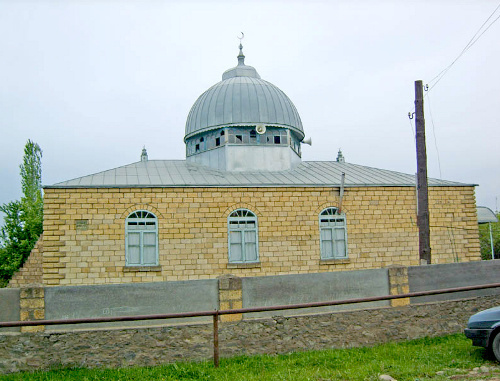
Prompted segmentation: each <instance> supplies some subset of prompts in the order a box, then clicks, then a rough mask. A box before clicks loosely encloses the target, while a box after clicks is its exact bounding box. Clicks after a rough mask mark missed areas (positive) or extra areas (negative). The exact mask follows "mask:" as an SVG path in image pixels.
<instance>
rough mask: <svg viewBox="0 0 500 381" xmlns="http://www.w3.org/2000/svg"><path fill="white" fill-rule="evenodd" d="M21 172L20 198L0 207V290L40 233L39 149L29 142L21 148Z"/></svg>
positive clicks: (41, 227)
mask: <svg viewBox="0 0 500 381" xmlns="http://www.w3.org/2000/svg"><path fill="white" fill-rule="evenodd" d="M20 169H21V186H22V191H23V197H22V198H21V200H19V201H11V202H9V203H6V204H3V205H1V206H0V211H1V212H3V213H4V214H5V217H4V226H2V228H1V230H0V287H1V286H5V285H6V284H7V282H8V281H9V279H10V278H11V277H12V275H13V274H14V272H15V271H16V270H18V269H19V268H20V267H21V266H22V265H23V263H24V262H25V261H26V259H27V258H28V257H29V255H30V253H31V250H32V249H33V247H34V246H35V244H36V241H37V240H38V237H40V234H42V230H43V199H42V150H41V149H40V146H39V145H38V144H36V143H34V142H32V141H31V140H28V141H27V142H26V145H25V147H24V157H23V163H22V164H21V166H20Z"/></svg>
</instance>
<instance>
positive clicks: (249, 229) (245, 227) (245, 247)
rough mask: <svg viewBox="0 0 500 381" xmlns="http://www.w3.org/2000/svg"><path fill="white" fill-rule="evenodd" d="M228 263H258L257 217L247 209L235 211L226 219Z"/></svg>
mask: <svg viewBox="0 0 500 381" xmlns="http://www.w3.org/2000/svg"><path fill="white" fill-rule="evenodd" d="M227 220H228V221H227V223H228V240H229V263H255V262H258V261H259V240H258V226H257V216H256V215H255V214H254V213H253V212H251V211H250V210H248V209H237V210H235V211H234V212H232V213H231V214H230V215H229V217H228V219H227Z"/></svg>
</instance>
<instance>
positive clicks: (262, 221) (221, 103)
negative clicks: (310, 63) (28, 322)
mask: <svg viewBox="0 0 500 381" xmlns="http://www.w3.org/2000/svg"><path fill="white" fill-rule="evenodd" d="M184 142H185V145H186V160H148V155H147V152H146V150H145V149H143V152H142V155H141V156H140V160H139V161H138V162H135V163H132V164H128V165H125V166H122V167H119V168H115V169H110V170H106V171H104V172H100V173H96V174H92V175H88V176H84V177H81V178H77V179H73V180H68V181H64V182H61V183H57V184H54V185H50V186H45V187H44V233H43V236H42V238H41V239H40V241H39V242H38V244H37V246H36V248H35V250H34V251H33V253H32V255H31V257H30V258H29V260H28V261H27V262H26V264H25V266H24V268H23V269H21V271H20V272H18V273H17V274H16V275H15V276H14V278H13V280H12V282H11V284H12V285H14V286H16V285H20V284H23V283H32V282H34V281H36V282H37V283H41V284H43V285H45V286H64V285H93V284H114V283H131V282H163V281H177V280H192V279H213V278H217V277H220V276H222V275H224V274H233V275H235V276H238V277H252V276H267V275H284V274H301V273H320V272H331V271H349V270H361V269H377V268H385V267H388V266H391V265H403V266H411V265H418V264H419V253H418V228H417V225H416V191H415V178H414V175H408V174H403V173H398V172H393V171H389V170H383V169H377V168H371V167H367V166H361V165H356V164H351V163H348V162H346V161H345V160H344V157H343V155H342V153H341V152H340V151H339V154H338V157H337V160H336V161H302V152H301V145H302V144H304V143H307V140H305V133H304V128H303V125H302V122H301V119H300V116H299V113H298V111H297V109H296V107H295V106H294V104H293V103H292V101H291V100H290V99H289V98H288V96H287V95H286V94H285V93H284V92H283V91H282V90H280V89H279V88H278V87H276V86H275V85H273V84H272V83H270V82H267V81H265V80H263V79H261V77H260V76H259V74H258V73H257V70H256V69H255V68H253V67H251V66H248V65H246V64H245V56H244V55H243V52H242V46H241V45H240V52H239V55H238V64H237V66H236V67H234V68H232V69H229V70H227V71H225V72H224V73H223V75H222V81H220V82H218V83H216V84H215V85H213V86H212V87H210V88H209V89H208V90H207V91H205V92H204V93H203V94H202V95H201V96H200V97H199V98H198V99H197V100H196V102H195V103H194V105H193V107H192V108H191V111H190V112H189V115H188V117H187V122H186V127H185V137H184ZM429 209H430V225H431V247H432V261H433V263H450V262H458V261H460V262H467V261H476V260H480V248H479V239H478V225H477V217H476V205H475V195H474V185H473V184H463V183H457V182H452V181H445V180H437V179H429Z"/></svg>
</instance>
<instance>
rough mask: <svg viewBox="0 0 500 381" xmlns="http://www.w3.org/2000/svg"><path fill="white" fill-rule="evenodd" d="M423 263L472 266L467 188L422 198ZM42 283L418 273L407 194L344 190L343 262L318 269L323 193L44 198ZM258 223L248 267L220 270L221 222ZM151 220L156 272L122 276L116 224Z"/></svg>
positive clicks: (326, 192)
mask: <svg viewBox="0 0 500 381" xmlns="http://www.w3.org/2000/svg"><path fill="white" fill-rule="evenodd" d="M429 198H430V208H431V212H430V221H431V246H432V250H433V251H432V255H433V263H449V262H455V261H473V260H479V259H480V251H479V239H478V233H477V231H478V230H477V229H478V228H477V219H476V214H475V213H476V212H475V200H474V188H473V187H468V186H464V187H431V188H430V195H429ZM44 202H45V211H44V213H45V216H44V256H43V283H44V284H45V285H47V286H59V285H91V284H112V283H134V282H159V281H176V280H192V279H209V278H211V279H213V278H217V277H220V276H222V275H224V274H234V275H236V276H238V277H248V276H267V275H282V274H299V273H318V272H327V271H341V270H358V269H373V268H384V267H387V266H390V265H403V266H410V265H418V234H417V226H416V214H415V189H414V188H413V187H369V188H347V189H346V191H345V194H344V200H343V209H344V211H345V213H346V216H347V217H346V218H347V236H348V254H349V258H348V259H347V260H338V261H336V260H333V261H321V260H320V244H319V222H318V220H319V213H320V212H321V211H322V210H323V209H324V208H326V207H329V206H338V202H339V196H338V189H333V188H272V187H270V188H113V189H104V188H93V189H56V188H48V189H45V198H44ZM237 208H248V209H250V210H252V211H253V212H254V213H255V214H256V215H257V217H258V229H259V233H258V234H259V258H260V263H258V264H257V265H254V266H251V267H248V266H238V265H230V264H228V238H227V217H228V215H229V214H230V213H231V212H232V211H233V210H235V209H237ZM138 209H145V210H149V211H151V212H153V213H154V214H155V215H156V216H157V217H158V232H159V263H160V266H158V267H154V268H150V269H145V270H148V271H140V270H141V269H138V268H127V267H125V219H126V217H127V216H128V215H129V214H130V213H131V212H133V211H135V210H138Z"/></svg>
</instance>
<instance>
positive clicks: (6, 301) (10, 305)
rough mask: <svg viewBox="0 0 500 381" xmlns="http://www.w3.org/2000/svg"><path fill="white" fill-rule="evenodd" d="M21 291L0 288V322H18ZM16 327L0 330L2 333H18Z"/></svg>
mask: <svg viewBox="0 0 500 381" xmlns="http://www.w3.org/2000/svg"><path fill="white" fill-rule="evenodd" d="M20 294H21V291H20V290H19V289H18V288H0V321H18V320H19V316H20V314H19V304H20ZM19 331H20V329H19V328H18V327H13V328H0V333H2V332H19Z"/></svg>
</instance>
